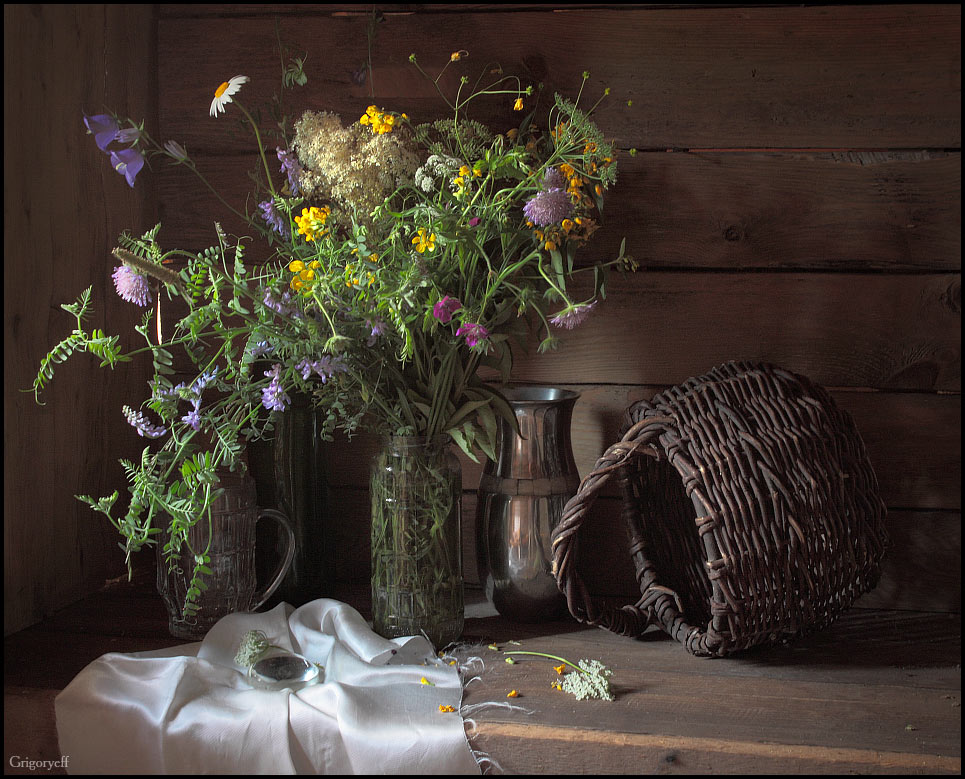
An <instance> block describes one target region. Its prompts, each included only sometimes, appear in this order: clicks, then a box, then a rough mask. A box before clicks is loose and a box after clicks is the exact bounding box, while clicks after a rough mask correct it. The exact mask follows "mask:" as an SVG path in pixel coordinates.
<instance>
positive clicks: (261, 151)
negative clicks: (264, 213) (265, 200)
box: [232, 100, 276, 198]
mask: <svg viewBox="0 0 965 779" xmlns="http://www.w3.org/2000/svg"><path fill="white" fill-rule="evenodd" d="M232 102H233V103H234V104H235V105H236V106H238V109H239V110H240V111H241V113H243V114H244V115H245V118H246V119H247V120H248V124H250V125H251V129H252V130H253V131H254V133H255V141H257V143H258V153H259V154H260V155H261V163H262V165H264V166H265V178H266V179H267V181H268V189H269V191H270V192H271V196H272V197H273V198H274V197H275V196H276V194H275V185H274V183H273V182H272V180H271V171H270V170H269V169H268V160H267V159H266V157H265V144H264V143H262V141H261V133H260V132H259V131H258V123H257V122H256V121H255V120H254V118H252V116H251V114H249V113H248V111H247V109H246V108H245V107H244V106H243V105H242V104H241V103H239V102H238V101H237V100H232Z"/></svg>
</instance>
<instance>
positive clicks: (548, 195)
mask: <svg viewBox="0 0 965 779" xmlns="http://www.w3.org/2000/svg"><path fill="white" fill-rule="evenodd" d="M523 213H524V214H525V215H526V218H527V219H529V221H531V222H532V223H533V224H535V225H537V226H538V227H546V226H547V225H552V224H559V223H560V222H562V221H563V220H564V219H566V218H567V217H568V216H569V215H570V214H572V213H573V203H572V202H571V201H570V196H569V195H568V194H567V193H566V190H563V189H547V190H544V191H543V192H538V193H536V195H534V196H533V197H532V198H531V199H530V200H528V201H527V203H526V205H525V206H523Z"/></svg>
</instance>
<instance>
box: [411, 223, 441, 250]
mask: <svg viewBox="0 0 965 779" xmlns="http://www.w3.org/2000/svg"><path fill="white" fill-rule="evenodd" d="M412 243H414V244H415V250H416V251H417V252H419V254H425V252H427V251H430V252H431V251H432V250H433V249H435V248H436V234H435V233H430V232H428V231H427V230H426V228H424V227H420V228H419V231H418V232H417V233H416V236H415V238H413V239H412Z"/></svg>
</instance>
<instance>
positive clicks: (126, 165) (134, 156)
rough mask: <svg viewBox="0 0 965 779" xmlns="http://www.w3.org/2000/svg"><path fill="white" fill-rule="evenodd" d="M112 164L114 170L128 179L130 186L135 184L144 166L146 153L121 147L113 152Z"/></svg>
mask: <svg viewBox="0 0 965 779" xmlns="http://www.w3.org/2000/svg"><path fill="white" fill-rule="evenodd" d="M111 165H113V166H114V170H116V171H117V172H118V173H120V174H121V175H122V176H123V177H124V178H126V179H127V183H128V185H129V186H131V187H133V186H134V178H135V177H136V176H137V174H138V173H140V172H141V168H143V167H144V155H143V154H141V153H140V152H139V151H138V150H137V149H121V150H120V151H112V152H111Z"/></svg>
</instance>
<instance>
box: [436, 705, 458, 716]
mask: <svg viewBox="0 0 965 779" xmlns="http://www.w3.org/2000/svg"><path fill="white" fill-rule="evenodd" d="M453 711H455V709H454V708H453V707H452V706H445V705H443V704H439V713H440V714H449V713H450V712H453Z"/></svg>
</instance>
